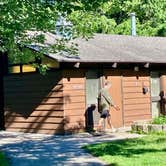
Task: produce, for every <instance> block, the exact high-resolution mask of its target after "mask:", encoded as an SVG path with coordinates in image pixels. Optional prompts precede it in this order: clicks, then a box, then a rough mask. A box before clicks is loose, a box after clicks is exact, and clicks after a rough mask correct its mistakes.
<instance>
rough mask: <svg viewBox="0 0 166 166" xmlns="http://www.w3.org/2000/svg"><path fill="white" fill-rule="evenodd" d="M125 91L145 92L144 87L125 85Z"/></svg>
mask: <svg viewBox="0 0 166 166" xmlns="http://www.w3.org/2000/svg"><path fill="white" fill-rule="evenodd" d="M123 92H124V93H129V92H134V93H143V91H142V87H124V88H123Z"/></svg>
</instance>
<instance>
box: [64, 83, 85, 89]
mask: <svg viewBox="0 0 166 166" xmlns="http://www.w3.org/2000/svg"><path fill="white" fill-rule="evenodd" d="M84 89H85V87H84V84H80V83H78V84H64V86H63V90H64V91H65V90H73V91H75V90H84Z"/></svg>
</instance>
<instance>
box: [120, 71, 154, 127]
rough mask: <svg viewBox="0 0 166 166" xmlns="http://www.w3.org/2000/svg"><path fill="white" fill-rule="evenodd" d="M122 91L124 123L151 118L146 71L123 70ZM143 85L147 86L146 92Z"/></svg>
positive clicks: (147, 74)
mask: <svg viewBox="0 0 166 166" xmlns="http://www.w3.org/2000/svg"><path fill="white" fill-rule="evenodd" d="M122 73H123V79H122V87H123V89H122V93H123V111H124V125H125V126H128V125H130V124H132V123H133V122H134V121H137V120H146V119H151V98H150V75H149V73H148V72H140V71H138V72H134V71H123V72H122ZM143 87H147V88H148V92H147V93H146V94H144V93H143Z"/></svg>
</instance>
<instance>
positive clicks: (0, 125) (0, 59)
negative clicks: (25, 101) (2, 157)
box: [0, 53, 7, 130]
mask: <svg viewBox="0 0 166 166" xmlns="http://www.w3.org/2000/svg"><path fill="white" fill-rule="evenodd" d="M6 59H7V55H6V54H5V53H0V130H5V117H4V82H3V76H4V73H5V72H6V67H5V66H6V65H7V63H6Z"/></svg>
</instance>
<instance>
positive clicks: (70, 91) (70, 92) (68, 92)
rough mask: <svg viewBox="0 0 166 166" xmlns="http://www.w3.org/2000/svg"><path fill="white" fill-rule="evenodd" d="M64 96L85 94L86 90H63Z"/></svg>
mask: <svg viewBox="0 0 166 166" xmlns="http://www.w3.org/2000/svg"><path fill="white" fill-rule="evenodd" d="M63 94H64V97H68V96H85V91H83V90H75V91H74V93H73V90H65V91H64V92H63Z"/></svg>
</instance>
